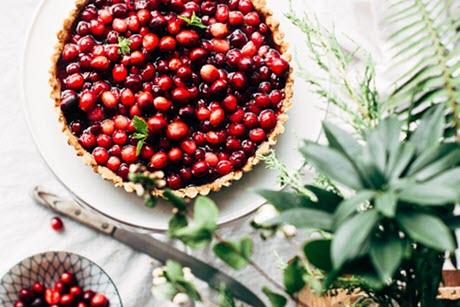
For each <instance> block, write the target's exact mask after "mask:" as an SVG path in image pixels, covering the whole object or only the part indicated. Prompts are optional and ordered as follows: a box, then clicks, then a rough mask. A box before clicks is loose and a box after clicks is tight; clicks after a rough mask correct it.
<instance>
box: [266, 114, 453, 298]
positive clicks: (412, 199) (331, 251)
mask: <svg viewBox="0 0 460 307" xmlns="http://www.w3.org/2000/svg"><path fill="white" fill-rule="evenodd" d="M444 125H445V117H444V112H443V108H441V107H438V108H435V109H432V110H431V111H429V112H428V113H427V114H426V115H425V116H424V117H423V119H422V121H421V122H420V125H419V127H418V128H417V129H416V130H415V131H414V132H413V134H412V135H411V136H410V137H407V138H404V134H403V133H402V127H401V122H400V121H399V120H398V119H396V118H393V117H390V118H387V119H384V120H382V121H381V122H380V124H379V125H378V126H377V127H376V128H375V129H373V130H370V131H369V132H368V133H367V134H366V135H365V136H364V140H363V141H357V140H355V138H353V137H352V136H351V135H350V134H348V133H347V132H346V131H344V130H342V129H340V128H338V127H337V126H335V125H333V124H331V123H324V125H323V126H324V131H325V134H326V138H327V140H328V145H327V146H326V145H319V144H317V143H313V142H309V141H306V142H305V143H304V145H303V146H302V148H301V150H300V151H301V153H302V154H303V156H304V157H305V159H306V161H307V162H308V163H309V164H310V165H313V166H314V167H315V168H316V170H317V171H318V172H319V173H321V174H323V175H325V176H327V177H328V178H330V179H331V180H332V181H333V182H334V183H335V184H336V185H337V186H338V187H339V188H340V190H342V191H344V192H343V193H342V194H345V195H350V196H349V197H343V196H342V195H337V194H335V193H334V192H331V191H328V190H326V189H322V188H320V187H315V186H306V188H307V189H309V190H310V191H311V192H312V193H313V195H314V196H311V197H308V196H307V195H304V194H299V193H298V192H276V191H266V190H265V191H261V192H260V194H261V195H262V196H264V197H265V198H266V199H267V200H268V201H269V202H271V203H272V204H274V205H275V207H276V208H277V209H278V210H279V211H280V215H279V216H277V217H276V218H274V219H272V220H270V221H268V222H267V223H266V225H265V226H267V227H272V226H273V225H280V224H292V225H295V226H297V227H300V228H315V229H319V230H321V231H322V232H324V233H326V234H327V235H326V236H324V238H321V239H319V240H313V241H310V242H308V243H306V245H305V247H304V253H305V256H306V258H307V259H308V261H309V262H310V263H311V264H313V265H314V266H315V267H317V268H319V269H321V270H323V271H324V272H326V273H327V274H326V276H327V277H326V278H325V280H324V285H323V286H324V289H326V290H327V289H330V287H333V284H334V283H335V282H337V281H338V280H339V277H340V276H343V275H347V274H352V275H353V276H355V277H357V278H359V279H360V280H362V282H363V285H367V286H369V287H371V288H372V289H374V291H377V292H379V291H382V293H383V294H382V296H383V297H385V295H387V291H389V289H388V288H385V287H386V286H389V285H390V284H391V285H392V286H394V283H392V280H394V279H401V278H402V277H401V276H400V272H399V271H398V272H397V269H399V270H401V269H402V268H403V269H404V268H405V265H408V267H410V269H411V270H416V271H417V270H419V269H420V268H416V267H415V264H414V263H412V261H415V258H417V255H420V253H430V254H431V255H432V257H433V259H434V258H436V259H437V261H433V263H431V264H430V265H431V266H432V267H433V266H436V265H438V266H442V263H443V261H442V259H441V258H442V254H443V253H444V252H445V251H453V250H455V248H456V241H455V239H454V236H453V229H454V228H455V227H456V225H455V224H456V223H455V221H456V220H457V218H456V217H455V216H454V212H453V210H454V205H455V204H456V203H457V202H458V201H459V200H460V167H459V165H460V144H458V143H447V142H443V141H442V136H443V132H444ZM440 257H441V258H440ZM428 258H429V257H428ZM438 258H440V259H438ZM425 259H426V256H425ZM407 263H409V264H407ZM434 263H436V265H435V264H434ZM425 269H426V271H430V272H433V271H431V270H429V269H427V268H425ZM434 271H435V273H434V274H437V275H436V276H433V280H437V281H438V283H434V286H433V287H432V289H431V290H430V291H431V292H430V293H431V295H428V296H429V297H430V299H434V298H435V297H436V293H437V286H438V284H439V279H440V276H439V275H440V271H441V270H440V268H439V269H438V270H434ZM405 281H406V282H407V280H405ZM425 286H426V285H425ZM406 290H407V289H406ZM418 290H420V289H418ZM392 291H394V289H393V290H392ZM426 291H428V290H426ZM409 292H410V291H409ZM401 293H402V292H401ZM407 293H408V291H406V292H404V295H406V296H407ZM433 293H434V294H433ZM393 298H394V295H393V296H391V299H393ZM391 299H390V300H391ZM399 301H400V302H401V301H402V302H404V299H403V298H400V300H399ZM410 301H411V300H410ZM414 301H420V298H419V297H417V298H416V299H414ZM422 301H423V300H422Z"/></svg>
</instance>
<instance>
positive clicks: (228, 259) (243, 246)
mask: <svg viewBox="0 0 460 307" xmlns="http://www.w3.org/2000/svg"><path fill="white" fill-rule="evenodd" d="M213 251H214V254H215V255H216V256H217V257H219V258H220V259H221V260H222V261H224V262H225V263H226V264H228V265H229V266H231V267H232V268H234V269H235V270H241V269H242V268H244V267H245V266H247V265H248V263H249V261H250V258H251V256H252V253H253V243H252V240H251V239H249V238H244V239H242V240H241V242H233V241H222V242H219V243H217V244H216V245H214V247H213Z"/></svg>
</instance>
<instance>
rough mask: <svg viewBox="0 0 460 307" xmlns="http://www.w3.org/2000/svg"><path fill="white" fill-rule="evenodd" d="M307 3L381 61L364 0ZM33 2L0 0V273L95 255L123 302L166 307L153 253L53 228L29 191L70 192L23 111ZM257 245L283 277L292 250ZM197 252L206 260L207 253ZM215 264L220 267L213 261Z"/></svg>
mask: <svg viewBox="0 0 460 307" xmlns="http://www.w3.org/2000/svg"><path fill="white" fill-rule="evenodd" d="M45 1H46V0H45ZM62 1H73V0H62ZM296 1H298V0H296ZM305 2H308V6H309V7H311V8H312V9H313V11H314V12H316V13H317V14H318V15H319V16H320V19H321V20H323V21H324V22H326V23H329V24H330V22H331V20H333V22H334V24H335V25H336V29H338V30H339V31H346V32H347V34H348V35H349V36H351V37H353V38H354V39H355V40H357V41H358V42H360V43H362V44H363V45H364V47H366V48H368V49H369V50H370V51H371V52H372V53H373V54H374V56H375V57H376V58H377V59H381V53H380V52H379V49H378V48H377V47H376V46H379V44H378V35H377V30H376V29H377V28H376V22H375V21H374V18H372V14H373V10H372V9H371V6H370V5H369V1H364V0H362V1H357V0H355V1H350V0H348V1H343V0H342V1H337V0H327V1H325V0H310V1H305ZM38 3H39V0H14V1H3V2H2V9H1V11H0V38H1V39H0V197H1V198H0V260H1V261H0V276H2V275H3V274H4V273H5V272H6V271H7V270H8V269H9V268H10V267H11V266H13V265H14V264H15V263H17V262H18V261H20V260H21V259H23V258H25V257H28V256H30V255H32V254H35V253H39V252H43V251H48V250H65V251H71V252H75V253H78V254H81V255H83V256H86V257H88V258H90V259H92V260H93V261H95V262H96V263H98V264H99V265H101V266H102V267H103V268H104V270H106V271H107V272H108V274H109V275H110V276H111V277H113V280H114V282H115V283H116V285H117V287H118V289H119V291H120V294H121V296H122V299H123V302H124V305H125V306H126V307H148V306H167V305H168V304H166V303H164V302H162V303H159V302H155V301H154V299H153V298H152V296H151V294H150V288H151V276H152V275H151V272H152V268H153V267H154V266H155V265H158V264H157V263H156V262H154V261H153V260H152V259H151V258H149V257H148V256H146V255H142V254H139V253H136V252H134V251H132V250H131V249H129V248H127V247H126V246H123V245H122V244H119V243H117V242H115V241H113V240H111V239H108V238H106V237H104V236H103V235H100V234H97V233H96V232H94V231H92V230H89V229H87V228H85V227H83V226H80V225H78V224H76V223H74V222H72V221H69V220H67V219H66V220H65V227H66V229H65V232H63V233H62V234H59V233H55V232H53V231H52V230H51V228H50V226H49V222H50V218H51V217H52V216H53V214H52V213H51V212H49V211H47V210H45V209H42V208H40V207H38V206H37V205H35V204H34V203H33V201H32V200H31V198H30V196H29V194H30V191H31V189H32V188H33V186H34V185H37V184H42V185H45V186H47V187H50V189H51V190H52V191H55V192H58V193H61V194H63V195H67V194H66V192H65V191H64V190H63V188H62V187H60V185H59V183H57V181H56V180H55V178H54V177H53V175H52V174H51V173H50V171H49V170H48V169H47V168H46V166H45V165H44V164H43V162H42V160H41V158H40V155H39V153H38V152H37V151H36V149H35V147H34V144H33V141H32V139H31V137H30V135H29V133H28V131H27V129H28V128H27V124H26V122H25V120H24V117H23V114H22V106H21V88H20V75H21V72H20V63H21V57H22V54H23V45H24V40H25V34H26V30H27V27H28V24H29V23H30V21H31V18H32V16H33V12H34V10H35V9H36V7H37V6H38ZM287 3H288V1H287V0H271V1H269V4H270V6H272V7H273V8H274V10H275V12H276V15H277V17H279V18H280V19H282V20H283V25H285V27H284V29H285V31H286V32H289V35H288V40H289V41H290V43H291V44H293V41H296V43H297V44H301V39H302V37H301V36H300V33H299V32H295V31H294V30H293V28H292V26H290V25H289V24H288V22H286V20H285V19H284V18H282V14H283V12H286V9H287ZM56 18H63V17H59V16H57V17H56ZM293 38H295V39H293ZM293 52H294V50H293ZM301 55H302V53H300V56H301ZM242 225H243V226H242ZM249 231H250V228H249V226H248V225H247V222H246V223H245V222H243V223H240V224H238V225H234V226H232V227H231V228H227V229H225V230H223V235H224V237H232V236H234V237H235V238H238V237H240V236H241V235H242V234H244V233H247V232H249ZM256 240H257V239H256ZM256 246H257V247H256V253H255V256H254V259H255V261H256V262H258V263H259V264H260V265H261V266H262V267H264V268H266V269H267V270H268V272H269V274H270V275H271V276H274V277H275V278H278V279H279V280H280V278H279V277H280V276H281V272H280V270H279V268H278V267H277V265H276V263H277V260H276V257H275V251H276V252H277V253H279V255H281V257H282V258H284V259H285V260H286V259H288V256H289V255H290V254H291V253H292V250H290V248H289V246H288V245H287V244H286V243H285V242H284V241H283V240H280V239H276V238H275V239H273V240H270V241H268V242H260V240H259V241H257V245H256ZM201 257H204V258H208V259H210V258H211V257H209V255H208V253H207V252H204V256H201ZM212 262H214V263H215V264H216V265H218V266H219V267H223V268H225V266H224V265H222V263H219V262H218V261H212ZM234 275H235V276H236V278H238V279H239V280H241V281H243V282H244V284H245V285H247V286H249V287H250V288H252V289H253V290H254V291H257V292H258V293H260V288H261V286H262V285H264V284H266V282H265V281H264V280H263V279H262V278H261V277H260V276H259V275H258V274H257V273H256V272H254V271H253V270H251V269H246V270H243V271H240V272H237V273H236V274H234ZM261 296H262V295H261Z"/></svg>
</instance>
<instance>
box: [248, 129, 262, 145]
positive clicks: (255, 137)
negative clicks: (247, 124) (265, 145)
mask: <svg viewBox="0 0 460 307" xmlns="http://www.w3.org/2000/svg"><path fill="white" fill-rule="evenodd" d="M249 138H250V139H251V141H253V142H255V143H261V142H262V141H264V140H265V132H264V130H263V129H261V128H256V129H253V130H251V131H249Z"/></svg>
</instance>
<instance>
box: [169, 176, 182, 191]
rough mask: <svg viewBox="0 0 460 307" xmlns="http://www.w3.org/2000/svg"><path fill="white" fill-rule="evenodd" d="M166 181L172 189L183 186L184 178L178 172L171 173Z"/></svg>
mask: <svg viewBox="0 0 460 307" xmlns="http://www.w3.org/2000/svg"><path fill="white" fill-rule="evenodd" d="M166 183H167V185H168V187H170V188H171V189H174V190H177V189H179V188H180V187H181V186H182V179H181V177H180V176H179V175H177V174H171V175H169V176H168V178H167V179H166Z"/></svg>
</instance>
